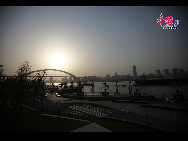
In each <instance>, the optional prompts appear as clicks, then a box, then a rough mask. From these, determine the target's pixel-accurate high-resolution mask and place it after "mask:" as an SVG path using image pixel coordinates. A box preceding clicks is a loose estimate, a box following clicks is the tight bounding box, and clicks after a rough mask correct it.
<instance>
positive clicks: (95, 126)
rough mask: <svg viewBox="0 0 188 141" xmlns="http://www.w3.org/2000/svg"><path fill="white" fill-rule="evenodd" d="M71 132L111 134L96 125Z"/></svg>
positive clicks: (92, 124)
mask: <svg viewBox="0 0 188 141" xmlns="http://www.w3.org/2000/svg"><path fill="white" fill-rule="evenodd" d="M71 132H111V131H110V130H108V129H106V128H104V127H102V126H100V125H98V124H96V123H91V124H88V125H86V126H83V127H81V128H78V129H75V130H73V131H71Z"/></svg>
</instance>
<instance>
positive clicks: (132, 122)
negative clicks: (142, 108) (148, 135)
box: [101, 117, 168, 132]
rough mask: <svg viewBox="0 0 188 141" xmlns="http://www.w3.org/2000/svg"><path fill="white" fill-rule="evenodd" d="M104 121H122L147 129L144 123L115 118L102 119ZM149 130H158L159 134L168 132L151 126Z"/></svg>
mask: <svg viewBox="0 0 188 141" xmlns="http://www.w3.org/2000/svg"><path fill="white" fill-rule="evenodd" d="M101 118H102V119H110V120H115V121H120V122H127V123H130V124H136V125H139V126H144V127H147V126H146V124H144V123H140V122H135V121H130V120H125V119H119V118H114V117H101ZM148 128H151V129H154V130H158V131H159V132H168V131H166V130H164V129H161V128H158V127H154V126H149V127H148Z"/></svg>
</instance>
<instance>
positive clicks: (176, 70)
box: [172, 68, 178, 76]
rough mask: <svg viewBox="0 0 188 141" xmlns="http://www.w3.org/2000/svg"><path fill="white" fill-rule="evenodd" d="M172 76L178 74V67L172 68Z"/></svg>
mask: <svg viewBox="0 0 188 141" xmlns="http://www.w3.org/2000/svg"><path fill="white" fill-rule="evenodd" d="M172 74H173V76H178V68H174V69H172Z"/></svg>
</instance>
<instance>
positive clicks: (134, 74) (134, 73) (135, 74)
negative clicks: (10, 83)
mask: <svg viewBox="0 0 188 141" xmlns="http://www.w3.org/2000/svg"><path fill="white" fill-rule="evenodd" d="M133 76H137V72H136V66H135V65H133Z"/></svg>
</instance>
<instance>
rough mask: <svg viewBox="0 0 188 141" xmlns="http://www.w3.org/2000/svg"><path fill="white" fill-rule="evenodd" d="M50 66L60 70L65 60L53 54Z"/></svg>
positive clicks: (61, 56) (59, 55)
mask: <svg viewBox="0 0 188 141" xmlns="http://www.w3.org/2000/svg"><path fill="white" fill-rule="evenodd" d="M50 64H51V66H52V67H54V68H56V69H61V68H63V67H64V66H65V65H66V64H67V60H66V58H65V57H64V56H63V55H61V54H54V55H53V56H52V57H51V58H50Z"/></svg>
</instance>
